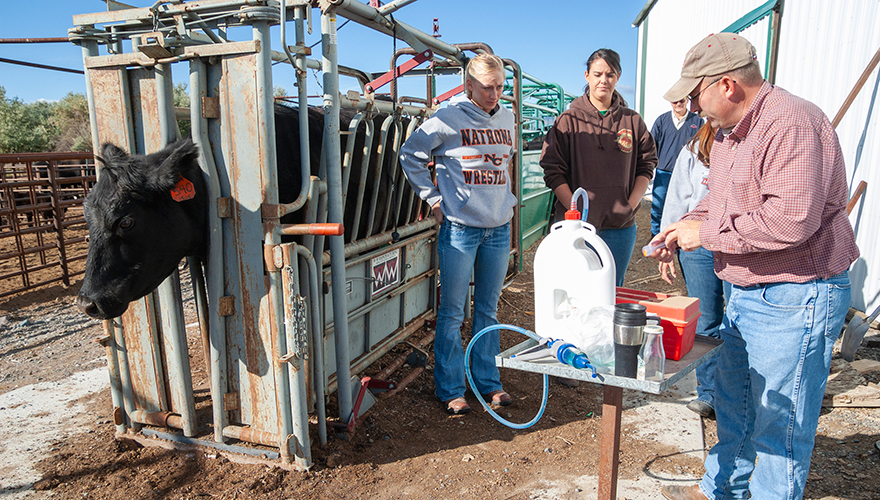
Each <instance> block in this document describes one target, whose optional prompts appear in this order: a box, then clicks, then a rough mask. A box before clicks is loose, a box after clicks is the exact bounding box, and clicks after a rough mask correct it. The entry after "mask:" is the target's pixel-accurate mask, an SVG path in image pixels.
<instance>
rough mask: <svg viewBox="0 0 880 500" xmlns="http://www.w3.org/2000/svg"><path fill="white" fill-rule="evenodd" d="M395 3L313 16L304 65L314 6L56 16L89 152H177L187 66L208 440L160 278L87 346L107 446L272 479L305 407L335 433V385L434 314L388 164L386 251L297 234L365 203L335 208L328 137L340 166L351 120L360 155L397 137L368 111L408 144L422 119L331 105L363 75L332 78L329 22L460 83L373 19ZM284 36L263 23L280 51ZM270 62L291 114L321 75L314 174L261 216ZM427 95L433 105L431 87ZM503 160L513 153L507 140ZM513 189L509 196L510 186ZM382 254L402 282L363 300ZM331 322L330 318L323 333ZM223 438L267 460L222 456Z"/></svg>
mask: <svg viewBox="0 0 880 500" xmlns="http://www.w3.org/2000/svg"><path fill="white" fill-rule="evenodd" d="M410 2H411V0H398V1H396V2H392V3H390V4H388V5H386V6H384V7H382V8H380V9H378V10H377V9H375V8H372V7H369V6H367V5H365V4H361V3H359V2H357V1H347V0H342V1H334V2H328V1H322V2H320V8H321V33H322V59H321V60H320V61H318V60H314V59H309V58H308V57H307V56H308V55H310V50H309V49H308V48H307V47H306V45H305V36H304V32H305V27H306V23H307V22H308V23H309V25H308V27H309V29H310V28H311V24H310V23H311V13H312V8H313V6H317V5H316V4H315V3H314V2H307V1H304V0H287V1H286V2H282V3H281V4H279V3H278V2H276V1H270V0H237V1H228V0H204V1H196V2H186V3H183V2H181V3H177V2H174V3H162V2H157V3H156V4H154V5H153V7H150V8H131V9H123V10H117V11H111V12H101V13H95V14H83V15H78V16H75V17H74V24H75V26H74V28H71V29H70V30H69V38H70V40H71V41H72V42H73V43H76V44H78V45H80V46H81V47H82V50H83V60H84V67H85V69H86V83H87V97H88V101H89V107H90V118H91V128H92V137H93V138H94V146H95V150H96V151H97V150H98V147H99V145H100V144H103V143H105V142H113V143H115V144H116V145H117V146H119V147H121V148H123V149H125V150H127V151H129V152H131V153H140V154H145V153H150V152H154V151H158V150H159V149H161V148H162V147H164V146H165V145H166V144H168V143H169V142H171V141H173V140H175V139H176V138H178V136H179V132H178V128H177V124H176V118H180V117H185V115H184V116H176V114H175V113H176V111H177V112H179V111H180V110H175V109H174V107H173V100H172V89H173V83H172V78H171V71H172V68H173V67H184V68H185V67H186V64H188V72H189V76H190V79H189V89H190V98H191V103H190V110H189V118H190V122H191V127H192V137H193V140H194V141H195V142H196V144H198V146H199V148H200V150H201V152H202V154H201V155H200V162H201V166H202V169H203V172H204V173H205V176H206V178H207V179H208V183H209V186H210V190H211V193H210V199H211V200H212V201H211V203H210V220H211V227H210V241H211V245H210V256H209V259H208V262H207V263H206V271H207V272H206V277H205V278H206V281H207V297H205V296H204V295H203V294H201V293H198V291H199V289H200V288H201V287H200V286H194V289H195V290H196V303H197V306H198V314H199V323H200V328H201V334H202V339H203V343H204V344H205V345H209V346H210V349H209V351H208V352H207V353H206V357H207V358H208V359H210V363H208V372H209V378H210V397H211V404H210V406H211V411H212V416H211V424H212V425H211V427H212V429H213V436H212V438H206V437H204V436H203V437H201V438H199V437H197V436H200V435H207V434H209V431H208V430H207V428H203V429H201V430H200V429H199V428H198V425H197V416H196V398H195V395H194V391H193V384H192V376H191V373H190V364H189V358H188V352H187V343H186V330H185V327H184V320H183V306H182V302H181V298H180V279H179V277H178V274H177V273H176V272H175V273H174V274H173V275H172V276H171V277H169V278H168V279H167V280H166V281H165V282H164V283H163V284H162V285H161V286H160V287H159V289H158V290H157V291H156V292H154V293H153V294H151V295H149V296H147V297H145V298H144V299H142V300H139V301H137V302H135V303H132V304H131V305H130V306H129V308H128V310H127V311H126V312H125V313H124V314H123V316H121V317H120V318H117V319H116V320H113V321H106V322H105V324H104V327H105V333H106V336H105V338H103V339H102V343H103V344H104V346H105V347H106V350H107V358H108V366H109V370H110V378H111V395H112V400H113V406H114V422H115V424H116V430H117V434H118V435H120V436H133V433H134V432H137V431H142V432H143V433H144V434H147V435H150V436H156V437H160V438H164V439H170V440H173V441H178V442H184V443H196V444H203V445H207V446H212V447H215V448H219V449H223V450H229V451H234V452H237V453H242V454H246V455H255V456H263V457H266V458H280V459H281V463H282V465H291V466H293V467H296V468H308V467H309V466H311V454H310V439H309V429H308V411H309V409H310V408H314V409H315V410H316V411H317V414H318V422H319V425H318V433H319V435H320V439H321V441H322V443H323V442H325V441H326V428H325V415H324V413H325V412H324V402H325V398H326V396H327V395H328V394H329V393H330V392H332V390H333V389H334V388H335V389H336V390H337V394H338V396H339V397H338V401H339V403H338V406H339V417H340V420H341V421H342V422H350V421H353V420H354V419H356V417H357V415H355V414H354V410H353V400H354V394H355V393H356V392H355V390H356V389H357V388H356V387H353V384H352V381H351V380H350V376H351V373H353V372H357V371H360V370H362V369H363V368H365V367H366V366H367V365H369V364H370V363H372V362H373V361H375V360H376V359H378V358H379V357H380V356H382V355H383V354H384V353H386V352H387V351H388V350H390V349H391V347H393V346H394V345H396V344H397V343H399V342H401V341H402V340H403V339H405V338H406V337H407V336H409V335H410V334H411V333H413V332H414V331H416V330H418V328H419V327H420V326H421V325H422V324H423V323H424V321H425V320H426V319H429V318H431V317H433V316H434V315H435V313H436V303H435V297H436V294H435V290H436V286H437V282H436V279H437V276H436V244H435V236H436V227H435V226H434V223H433V221H432V220H431V219H430V218H428V219H425V218H424V217H423V216H424V214H425V213H426V211H425V208H424V204H421V202H420V200H418V199H417V198H413V197H414V194H413V193H412V191H411V190H409V188H408V185H407V183H406V182H405V180H404V178H403V175H402V173H401V172H400V169H399V165H397V164H396V162H395V164H394V165H395V166H394V167H393V168H394V170H395V171H394V172H393V173H391V174H387V175H392V176H393V178H394V179H395V180H394V182H395V185H396V186H397V187H398V188H399V189H397V194H396V198H395V200H394V203H396V205H395V208H397V207H401V206H408V207H409V208H407V209H406V211H407V214H408V218H407V220H406V224H404V225H401V226H400V227H397V233H398V235H399V239H397V238H396V237H392V235H391V232H390V231H386V232H382V233H379V234H368V235H367V237H366V238H362V239H360V240H357V241H351V242H348V244H346V242H344V241H343V237H342V236H341V235H340V236H330V239H329V248H330V250H329V252H324V251H323V248H324V237H323V236H316V235H315V234H314V232H315V228H316V227H320V223H322V222H326V221H330V222H331V223H336V224H337V226H330V227H337V228H341V222H342V218H343V213H344V203H345V202H346V201H348V202H355V203H358V205H357V206H358V207H360V206H361V205H362V204H363V205H364V207H366V206H370V207H375V204H376V203H375V195H373V196H374V197H373V198H372V199H371V198H368V197H367V196H370V195H369V194H367V195H366V196H365V191H367V190H368V188H369V187H367V186H365V185H364V183H365V180H364V178H362V179H361V180H360V184H361V188H360V190H359V192H358V193H357V195H356V196H354V194H353V193H350V194H352V196H348V197H345V196H343V186H347V185H348V174H349V173H350V170H349V168H348V167H350V165H346V162H350V157H351V155H350V154H345V155H342V154H341V153H340V146H341V141H342V139H341V136H344V137H346V140H347V141H348V142H346V145H347V151H349V152H350V151H351V149H352V147H353V144H354V137H355V134H356V133H357V134H359V133H360V132H357V128H356V127H357V126H356V123H358V122H360V121H363V122H364V123H365V127H364V128H365V129H366V130H365V133H366V134H367V144H369V143H370V142H369V141H370V139H369V138H370V137H371V136H372V134H373V133H380V134H382V139H383V142H382V145H381V146H380V150H381V151H383V152H385V151H387V152H386V153H377V152H375V151H374V152H372V154H393V155H395V156H396V152H397V148H399V146H400V144H401V143H402V141H404V140H405V139H406V137H405V136H404V137H401V134H402V132H401V129H400V128H399V127H397V128H396V130H397V133H396V136H395V137H394V138H393V142H392V138H391V137H390V136H391V135H393V134H390V133H388V130H389V128H388V126H386V125H387V124H386V125H383V127H382V130H381V131H378V132H377V131H375V130H373V126H372V121H371V117H372V114H373V113H374V112H375V111H377V110H378V111H383V112H386V113H391V112H396V116H392V117H391V118H390V119H398V120H399V117H400V115H401V114H406V115H408V116H410V117H412V118H413V120H412V121H411V124H410V126H409V128H408V129H407V130H406V135H407V136H408V134H409V133H411V132H412V131H413V130H414V129H415V127H416V126H417V125H418V124H419V123H420V122H421V120H423V119H424V118H425V117H427V116H430V114H431V113H432V112H433V110H434V109H435V108H432V107H428V106H413V105H403V104H398V105H396V106H393V105H392V104H391V103H389V102H382V101H374V100H373V99H371V96H370V95H368V94H358V93H357V92H349V93H348V94H347V95H345V96H341V95H340V94H339V91H338V89H339V75H340V74H344V75H349V76H355V77H358V78H359V80H360V83H361V88H362V89H363V88H365V87H366V86H367V84H368V82H367V81H366V80H367V78H368V77H369V75H367V74H366V73H362V72H359V71H356V70H352V69H350V68H344V67H340V66H338V65H337V62H336V26H337V23H336V16H337V14H338V15H342V16H344V17H347V18H348V19H351V20H353V21H355V22H358V23H360V24H363V25H365V26H368V27H370V28H373V29H376V30H378V31H381V32H384V33H387V34H391V33H396V35H397V37H398V38H399V39H401V40H403V41H405V42H407V43H408V44H409V45H410V46H411V47H412V48H413V49H412V50H414V51H416V52H418V53H423V54H424V53H426V51H428V52H429V55H428V57H427V58H426V60H427V59H430V60H431V61H432V62H433V63H434V64H435V66H437V67H438V70H440V69H442V68H443V67H447V68H454V67H456V66H458V67H459V68H458V69H456V70H455V71H457V72H460V66H461V63H462V61H464V60H465V57H464V56H463V54H462V50H463V49H462V48H461V47H464V46H453V45H448V44H445V43H443V42H440V41H439V40H437V39H435V38H433V37H431V36H430V35H427V34H426V33H422V32H419V31H417V30H415V29H413V28H411V27H409V26H406V25H404V24H403V23H400V22H396V23H395V22H393V21H391V20H390V16H388V14H390V13H391V12H393V11H394V10H396V9H398V8H400V7H402V6H403V5H406V4H408V3H410ZM282 12H283V13H284V19H285V21H291V20H292V21H294V24H295V32H296V35H295V36H296V43H295V45H293V46H288V45H287V44H286V42H285V41H282V45H283V47H284V53H282V52H278V51H273V50H271V48H270V47H271V43H270V31H269V28H270V26H271V25H274V24H279V23H280V21H281V18H282ZM285 25H286V23H281V26H282V28H281V36H282V40H283V39H284V37H285V36H286V32H285ZM239 27H250V28H251V29H250V33H251V36H252V39H251V40H248V41H243V42H234V41H230V40H228V39H227V35H228V31H227V30H228V29H229V28H239ZM100 45H104V46H105V47H106V49H107V51H108V52H109V53H108V54H107V55H99V46H100ZM464 50H483V48H482V46H481V47H477V49H474V48H470V47H464ZM395 57H396V56H395ZM273 61H282V62H287V63H290V64H292V65H293V66H294V67H295V68H297V86H298V91H299V102H302V103H305V102H307V92H306V89H307V81H306V76H307V73H306V72H307V70H308V69H309V68H313V69H321V70H322V72H323V80H324V81H323V91H324V106H323V108H324V116H325V128H324V147H323V153H322V171H323V172H326V175H324V174H322V175H321V176H318V177H310V175H309V172H308V167H307V166H306V167H305V168H306V170H304V172H303V174H302V175H303V177H304V179H306V180H307V182H304V183H303V186H304V187H303V191H302V193H301V195H300V196H299V198H298V199H297V200H296V201H294V202H293V203H290V204H287V205H281V204H279V203H278V196H277V192H278V190H277V182H278V180H277V175H276V170H275V166H276V157H275V150H274V144H275V137H274V133H275V127H274V125H275V124H274V114H273V96H272V89H273V86H272V73H271V67H272V62H273ZM506 62H507V64H508V65H509V67H510V69H511V71H513V73H514V82H515V84H514V87H515V89H514V90H515V91H514V96H513V97H511V98H508V100H509V101H511V102H512V103H513V108H514V111H515V113H516V114H517V122H518V123H521V120H520V116H521V107H520V105H519V104H518V103H519V102H521V93H520V90H519V87H520V84H521V75H520V72H519V67H518V65H516V63H513V62H512V61H506ZM178 63H184V64H178ZM392 64H393V63H392ZM400 73H401V72H400V71H398V74H400ZM428 81H429V96H430V97H433V95H432V92H433V91H431V90H430V85H431V81H432V79H431V78H428ZM374 82H375V80H374ZM395 95H396V93H395ZM424 102H425V103H428V102H430V100H429V99H426V100H425V101H424ZM340 105H342V106H346V107H350V108H354V109H357V110H360V111H361V112H360V114H358V115H357V116H356V117H355V119H354V120H353V121H352V125H351V129H352V130H354V131H356V132H355V133H347V132H340V130H339V120H338V117H339V107H340ZM300 118H301V122H300V123H301V126H300V135H301V136H300V141H301V144H302V146H303V147H302V148H301V149H302V157H303V158H308V157H309V153H308V141H309V139H308V129H309V128H308V126H306V123H307V122H306V120H307V113H302V114H301V117H300ZM388 123H390V122H388ZM391 144H393V146H391ZM516 147H517V151H521V149H522V143H521V140H520V134H517V143H516ZM304 164H305V165H308V161H307V160H306V161H305V162H304ZM364 164H365V165H366V160H365V163H364ZM514 180H515V182H516V184H517V186H516V189H517V191H516V192H517V193H520V186H519V182H518V180H517V176H514ZM355 199H356V200H355ZM413 200H414V201H413ZM371 202H372V203H371ZM388 203H389V204H390V203H391V201H390V200H389V202H388ZM407 203H408V204H409V205H406V204H407ZM413 203H415V205H413ZM413 206H416V207H418V208H416V209H412V207H413ZM365 209H366V208H365ZM296 210H304V211H305V213H306V220H307V221H308V222H309V223H311V224H302V225H283V224H280V222H279V219H280V217H281V216H282V215H284V214H286V213H290V212H293V211H296ZM386 213H387V212H386ZM518 213H519V211H518V210H517V217H518ZM370 216H371V217H372V216H373V213H372V212H371V214H370ZM386 218H387V216H386ZM356 219H357V217H356ZM323 227H324V228H325V229H326V228H327V227H328V226H327V225H324V226H323ZM319 232H320V231H319ZM325 234H327V233H325ZM282 235H301V239H299V240H298V242H297V243H282V240H281V236H282ZM518 241H519V240H518V238H517V239H516V242H518ZM519 255H521V252H520V251H519V248H518V245H514V248H513V250H512V256H513V257H514V259H519ZM389 258H395V259H397V261H398V267H397V269H398V272H399V274H398V277H400V273H403V272H404V271H403V269H406V271H405V276H403V277H402V279H400V280H399V282H398V283H396V284H394V285H392V286H389V287H388V288H387V289H386V290H382V291H381V293H378V294H372V293H371V287H372V282H373V281H375V280H374V279H373V278H372V276H371V274H370V273H371V271H372V269H371V268H372V263H373V262H377V261H378V262H381V261H383V260H388V259H389ZM327 265H329V269H328V268H327V267H326V266H327ZM190 269H191V271H192V275H193V278H194V280H195V281H199V280H202V279H203V278H202V276H201V268H200V266H199V263H198V262H193V261H191V262H190ZM328 278H329V281H330V283H329V285H330V286H329V288H330V294H328V295H324V294H323V291H322V285H323V286H326V285H327V280H328ZM334 318H347V321H342V322H335V321H333V319H334ZM352 332H353V333H352ZM331 366H335V370H333V369H330V368H328V367H331ZM334 372H335V373H334ZM145 426H150V427H145ZM157 426H158V427H173V428H178V429H182V434H183V436H181V435H180V434H179V433H169V432H163V431H159V430H156V429H155V427H157ZM230 438H234V439H236V440H238V441H243V442H248V443H254V444H259V445H263V446H266V447H269V448H275V449H277V450H278V451H272V450H267V449H266V448H264V447H261V448H255V447H252V446H246V445H235V444H229V443H227V441H228V440H229V439H230Z"/></svg>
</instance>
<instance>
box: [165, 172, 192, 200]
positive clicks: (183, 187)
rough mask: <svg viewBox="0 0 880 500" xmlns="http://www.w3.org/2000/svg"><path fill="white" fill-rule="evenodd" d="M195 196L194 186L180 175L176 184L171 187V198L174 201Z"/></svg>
mask: <svg viewBox="0 0 880 500" xmlns="http://www.w3.org/2000/svg"><path fill="white" fill-rule="evenodd" d="M195 197H196V188H195V187H194V186H193V183H192V182H191V181H190V180H189V179H187V178H186V177H181V178H180V180H179V181H177V184H175V185H174V187H173V188H171V198H172V199H174V201H186V200H191V199H193V198H195Z"/></svg>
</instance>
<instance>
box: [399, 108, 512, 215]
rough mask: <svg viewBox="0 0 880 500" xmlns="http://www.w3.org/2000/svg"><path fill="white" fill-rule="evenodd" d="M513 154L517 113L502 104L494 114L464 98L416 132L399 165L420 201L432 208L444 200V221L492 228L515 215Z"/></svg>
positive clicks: (406, 145) (402, 151) (443, 110)
mask: <svg viewBox="0 0 880 500" xmlns="http://www.w3.org/2000/svg"><path fill="white" fill-rule="evenodd" d="M513 151H514V145H513V113H511V112H510V111H509V110H508V109H507V108H505V107H504V106H498V107H496V109H495V112H494V113H493V114H492V115H490V114H489V113H486V112H485V111H483V110H482V109H480V108H479V107H478V106H477V105H476V104H474V103H473V102H471V100H470V99H468V98H467V96H465V95H461V96H458V97H456V98H454V99H452V100H451V101H450V103H449V106H447V107H446V108H443V109H441V110H439V111H437V112H436V113H434V116H432V117H431V118H429V119H428V120H426V121H425V123H423V124H422V126H420V127H419V128H418V129H417V130H416V131H415V132H413V134H412V135H411V136H410V138H409V139H407V141H406V143H405V144H404V145H403V147H402V148H400V164H401V166H402V167H403V171H404V173H405V174H406V178H407V180H408V181H409V183H410V185H411V186H412V188H413V190H415V192H416V193H418V195H419V197H420V198H421V199H423V200H425V201H426V202H427V203H428V205H430V206H433V205H434V203H436V202H437V201H440V209H441V210H442V211H443V216H444V217H445V218H447V219H449V220H450V221H452V222H457V223H459V224H464V225H466V226H471V227H481V228H491V227H498V226H501V225H503V224H505V223H507V222H508V221H509V220H510V219H511V218H512V217H513V206H514V205H515V204H516V196H514V195H513V193H512V192H511V191H510V178H509V174H508V168H507V166H508V162H509V161H510V158H511V156H512V155H513ZM431 157H434V162H435V165H436V175H437V185H436V186H435V185H434V182H433V181H432V180H431V173H430V171H428V162H430V161H431Z"/></svg>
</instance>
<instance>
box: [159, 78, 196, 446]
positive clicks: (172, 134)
mask: <svg viewBox="0 0 880 500" xmlns="http://www.w3.org/2000/svg"><path fill="white" fill-rule="evenodd" d="M154 74H155V79H156V105H157V107H158V108H159V109H158V111H159V112H158V121H159V136H160V142H161V144H162V146H165V145H168V144H170V143H171V142H173V141H174V140H176V139H177V138H178V137H179V135H180V133H179V131H178V129H177V121H176V120H175V118H174V102H173V99H172V98H171V92H172V88H173V84H172V81H171V66H170V65H168V64H158V65H156V67H155V72H154ZM157 292H158V297H159V301H160V304H161V307H162V314H160V315H159V320H160V322H161V324H162V333H163V336H164V338H165V340H166V343H165V348H166V349H167V352H166V358H167V359H168V362H169V363H168V364H169V366H168V378H169V384H168V385H169V391H170V396H171V402H172V404H174V405H175V406H177V411H178V412H179V413H180V415H181V418H182V419H183V420H182V422H183V426H182V428H183V433H184V435H185V436H187V437H192V436H195V435H196V432H197V427H198V423H197V421H196V404H195V397H194V395H193V385H192V372H191V368H190V364H189V349H188V345H187V342H186V327H185V326H184V320H183V303H182V302H181V299H180V273H179V272H178V271H177V269H175V270H174V272H173V273H171V276H169V277H168V278H166V279H165V280H164V281H162V283H161V284H160V285H159V288H158V290H157Z"/></svg>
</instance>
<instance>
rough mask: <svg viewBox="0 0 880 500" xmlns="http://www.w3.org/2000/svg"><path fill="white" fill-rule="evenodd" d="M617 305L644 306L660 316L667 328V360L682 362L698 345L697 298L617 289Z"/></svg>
mask: <svg viewBox="0 0 880 500" xmlns="http://www.w3.org/2000/svg"><path fill="white" fill-rule="evenodd" d="M616 299H617V300H616V302H617V303H618V304H621V303H627V302H629V303H635V304H642V305H643V306H645V309H647V311H648V315H654V316H660V326H662V327H663V350H664V351H666V358H667V359H671V360H674V361H678V360H679V359H681V358H682V356H684V355H685V354H687V353H688V352H689V351H690V350H691V348H692V347H693V346H694V334H695V333H696V331H697V319H698V318H699V317H700V300H699V299H697V298H696V297H683V296H679V295H667V294H665V293H655V292H643V291H642V290H634V289H632V288H623V287H617V297H616Z"/></svg>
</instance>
